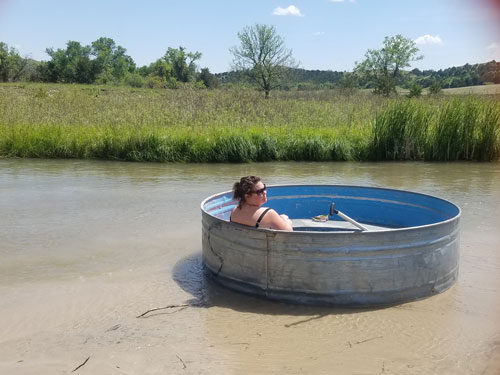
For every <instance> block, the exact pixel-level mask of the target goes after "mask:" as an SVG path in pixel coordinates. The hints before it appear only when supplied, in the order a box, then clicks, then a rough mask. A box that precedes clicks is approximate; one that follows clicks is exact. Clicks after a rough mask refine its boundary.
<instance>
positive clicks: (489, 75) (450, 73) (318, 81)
mask: <svg viewBox="0 0 500 375" xmlns="http://www.w3.org/2000/svg"><path fill="white" fill-rule="evenodd" d="M345 74H346V72H337V71H332V70H306V69H289V72H288V74H287V77H286V79H285V80H284V81H283V84H282V87H281V89H283V90H289V89H298V90H314V89H321V88H335V87H338V86H339V83H340V82H341V80H342V78H343V77H344V75H345ZM216 77H217V79H218V80H219V82H220V83H221V84H222V85H228V84H250V82H248V79H247V77H246V76H245V74H244V73H242V72H225V73H218V74H216ZM436 80H437V81H439V82H440V84H441V87H442V88H456V87H468V86H477V85H484V84H494V83H500V62H496V61H495V60H493V61H490V62H487V63H482V64H474V65H471V64H465V65H463V66H458V67H451V68H447V69H440V70H437V71H436V70H419V69H413V70H411V71H404V72H403V74H402V77H401V79H400V81H399V82H398V85H399V86H401V87H404V88H408V87H409V85H410V84H411V83H412V82H416V83H418V84H419V85H421V86H423V87H429V86H430V85H432V83H433V82H434V81H436ZM357 84H358V87H359V88H370V86H369V83H368V82H363V81H358V82H357Z"/></svg>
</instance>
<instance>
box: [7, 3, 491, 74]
mask: <svg viewBox="0 0 500 375" xmlns="http://www.w3.org/2000/svg"><path fill="white" fill-rule="evenodd" d="M257 23H259V24H266V25H273V26H274V27H275V28H276V31H277V33H278V34H279V35H280V36H281V37H283V39H284V40H285V44H286V46H287V47H288V48H290V49H291V50H292V51H293V57H294V58H295V59H296V60H297V61H298V62H299V64H300V65H299V67H300V68H303V69H309V70H316V69H318V70H334V71H352V69H353V68H354V66H355V63H356V62H360V61H362V60H363V57H364V55H365V53H366V51H367V50H368V49H377V48H380V47H381V45H382V42H383V40H384V37H386V36H388V37H392V36H395V35H397V34H401V35H403V36H404V37H405V38H411V39H412V40H414V41H415V42H416V43H417V46H418V48H419V49H420V53H421V54H423V55H424V59H423V60H421V61H417V62H414V63H413V64H412V66H411V68H418V69H434V70H438V69H445V68H448V67H451V66H460V65H464V64H466V63H470V64H475V63H483V62H487V61H491V60H493V59H495V60H496V61H500V1H497V0H307V1H306V0H289V1H284V0H252V1H247V0H227V1H226V0H224V1H223V0H211V1H208V0H205V1H203V0H175V1H174V0H163V1H161V0H142V1H137V0H136V1H128V0H85V1H82V0H79V1H77V0H0V41H2V42H4V43H7V44H8V45H9V46H10V47H14V48H16V49H17V50H18V52H19V53H20V54H21V55H22V56H29V57H31V58H33V59H35V60H45V61H46V60H49V59H50V58H49V56H48V55H47V54H46V53H45V49H46V48H49V47H51V48H55V49H57V48H63V49H64V48H65V47H66V43H67V42H68V41H70V40H75V41H78V42H80V43H81V44H82V45H90V44H91V43H92V42H93V41H95V40H97V39H98V38H100V37H108V38H112V39H113V40H114V41H115V43H116V44H117V45H120V46H122V47H124V48H126V49H127V54H128V55H130V56H131V57H132V58H133V60H134V61H135V63H136V64H137V66H143V65H149V64H150V63H152V62H154V61H156V60H157V59H158V58H160V57H162V56H163V55H164V54H165V52H166V50H167V49H168V47H174V48H178V47H179V46H183V47H185V48H186V49H187V50H188V51H191V52H195V51H198V52H201V53H202V58H201V59H200V60H199V61H198V67H199V68H209V69H210V71H211V72H212V73H221V72H225V71H228V70H230V68H231V62H232V55H231V53H230V51H229V49H230V48H231V47H234V46H238V45H239V39H238V32H239V31H241V30H242V29H243V28H244V27H245V26H252V25H255V24H257Z"/></svg>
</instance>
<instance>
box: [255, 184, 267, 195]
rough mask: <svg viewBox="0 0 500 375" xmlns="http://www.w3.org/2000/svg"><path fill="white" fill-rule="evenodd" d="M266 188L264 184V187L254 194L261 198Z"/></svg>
mask: <svg viewBox="0 0 500 375" xmlns="http://www.w3.org/2000/svg"><path fill="white" fill-rule="evenodd" d="M266 189H267V187H266V184H264V187H263V188H262V189H259V190H255V191H254V193H255V194H257V195H259V196H261V195H263V194H264V192H265V191H266Z"/></svg>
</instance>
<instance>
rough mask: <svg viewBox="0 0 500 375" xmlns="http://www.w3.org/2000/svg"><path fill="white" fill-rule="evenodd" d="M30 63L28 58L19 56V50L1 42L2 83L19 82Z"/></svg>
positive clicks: (0, 74) (0, 64) (0, 70)
mask: <svg viewBox="0 0 500 375" xmlns="http://www.w3.org/2000/svg"><path fill="white" fill-rule="evenodd" d="M27 63H28V59H27V58H23V57H21V56H20V55H19V53H18V52H17V50H16V49H15V48H13V47H10V48H9V46H8V45H7V44H6V43H4V42H0V80H1V81H2V82H8V81H17V80H18V78H19V76H20V75H21V73H22V72H23V70H24V68H25V67H26V65H27Z"/></svg>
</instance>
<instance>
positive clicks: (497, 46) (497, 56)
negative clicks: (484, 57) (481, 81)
mask: <svg viewBox="0 0 500 375" xmlns="http://www.w3.org/2000/svg"><path fill="white" fill-rule="evenodd" d="M486 49H487V50H488V52H489V57H488V59H492V60H497V61H498V60H500V42H495V43H491V44H490V45H489V46H488V47H486Z"/></svg>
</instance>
